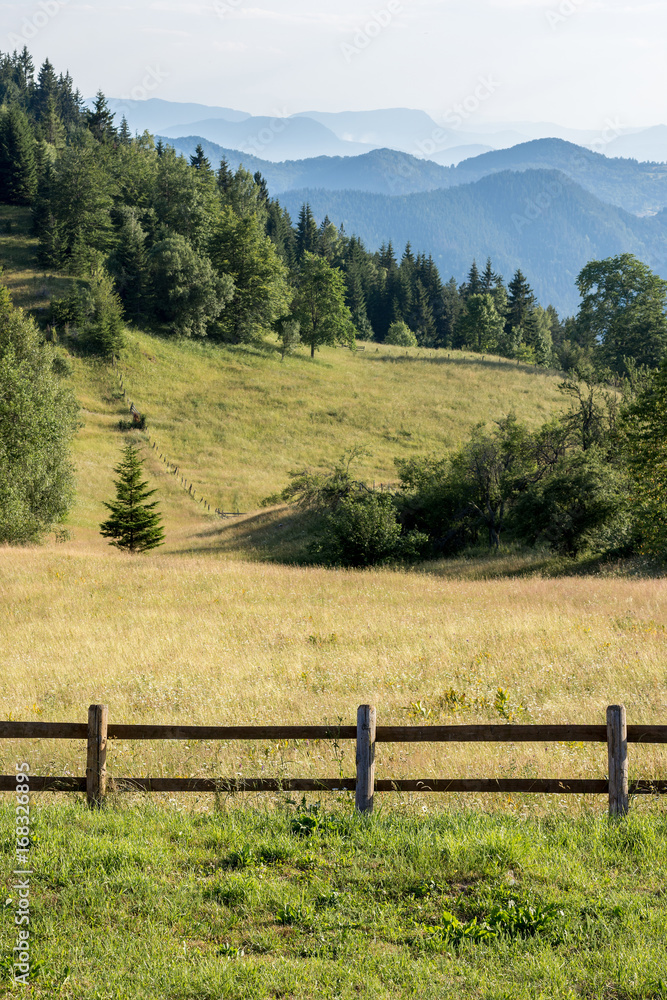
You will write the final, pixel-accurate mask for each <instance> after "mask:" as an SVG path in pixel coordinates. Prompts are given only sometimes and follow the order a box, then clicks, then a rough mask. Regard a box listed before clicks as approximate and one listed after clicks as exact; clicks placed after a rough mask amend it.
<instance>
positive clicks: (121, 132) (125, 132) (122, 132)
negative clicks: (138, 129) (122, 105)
mask: <svg viewBox="0 0 667 1000" xmlns="http://www.w3.org/2000/svg"><path fill="white" fill-rule="evenodd" d="M118 141H119V142H120V144H121V146H129V145H130V144H131V142H132V133H131V132H130V126H129V125H128V124H127V118H126V117H125V115H123V117H122V118H121V120H120V126H119V128H118Z"/></svg>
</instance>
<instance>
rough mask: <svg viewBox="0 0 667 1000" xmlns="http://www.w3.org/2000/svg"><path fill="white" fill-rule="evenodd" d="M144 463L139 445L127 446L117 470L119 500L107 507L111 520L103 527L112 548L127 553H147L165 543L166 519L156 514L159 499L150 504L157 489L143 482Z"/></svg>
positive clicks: (102, 531)
mask: <svg viewBox="0 0 667 1000" xmlns="http://www.w3.org/2000/svg"><path fill="white" fill-rule="evenodd" d="M142 471H143V461H142V460H141V458H140V457H139V452H138V450H137V448H136V447H135V445H133V444H128V445H126V446H125V450H124V452H123V458H122V459H121V461H120V463H119V464H118V465H117V466H116V468H115V469H114V472H115V473H116V475H117V476H118V479H115V480H114V485H115V487H116V499H115V500H114V501H113V502H112V503H105V504H104V506H105V507H106V508H107V510H109V511H110V512H111V517H109V518H108V520H106V521H104V522H103V523H102V524H101V525H100V534H102V535H103V536H104V537H105V538H110V539H111V542H110V543H109V544H110V545H114V546H115V547H116V548H118V549H125V551H127V552H147V551H148V550H149V549H154V548H156V546H158V545H162V544H163V541H164V529H163V528H162V526H161V520H162V516H161V515H160V514H159V513H158V511H156V509H155V508H156V507H157V500H153V501H152V502H151V503H146V501H147V500H148V499H149V497H152V496H153V494H154V493H155V492H156V490H149V489H147V487H148V482H142V479H141V476H142Z"/></svg>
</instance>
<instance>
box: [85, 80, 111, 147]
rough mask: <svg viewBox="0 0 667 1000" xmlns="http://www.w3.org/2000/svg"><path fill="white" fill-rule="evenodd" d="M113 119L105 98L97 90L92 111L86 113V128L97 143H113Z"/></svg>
mask: <svg viewBox="0 0 667 1000" xmlns="http://www.w3.org/2000/svg"><path fill="white" fill-rule="evenodd" d="M114 118H115V115H114V113H113V112H112V111H111V110H110V108H109V105H108V104H107V99H106V97H105V96H104V94H103V93H102V91H101V90H98V91H97V94H96V95H95V102H94V104H93V109H92V111H89V112H88V128H89V130H90V131H91V132H92V134H93V135H94V136H95V138H96V139H97V141H98V142H113V140H114V139H115V138H116V135H117V133H116V129H115V128H114V124H113V120H114Z"/></svg>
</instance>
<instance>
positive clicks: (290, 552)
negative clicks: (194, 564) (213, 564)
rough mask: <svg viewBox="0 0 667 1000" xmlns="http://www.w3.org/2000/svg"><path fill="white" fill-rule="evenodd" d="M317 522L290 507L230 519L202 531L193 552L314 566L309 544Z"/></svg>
mask: <svg viewBox="0 0 667 1000" xmlns="http://www.w3.org/2000/svg"><path fill="white" fill-rule="evenodd" d="M316 521H317V519H316V518H315V517H314V516H313V515H312V514H306V513H304V512H303V511H300V510H295V509H294V508H290V507H286V506H281V507H272V508H270V509H267V510H260V511H257V512H256V513H254V514H247V515H243V516H241V517H227V518H225V519H224V520H220V521H217V522H216V523H215V524H214V525H211V527H210V528H206V529H205V530H204V531H200V532H198V533H197V534H196V535H195V536H194V537H193V539H192V540H191V545H190V550H191V551H192V552H200V553H205V552H210V553H214V554H220V555H226V556H229V557H231V558H234V557H235V558H237V559H250V560H252V561H254V562H271V563H279V564H281V563H282V564H287V565H301V566H305V565H309V564H310V562H309V559H308V544H309V542H311V541H312V540H313V537H314V528H315V525H316Z"/></svg>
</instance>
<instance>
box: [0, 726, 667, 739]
mask: <svg viewBox="0 0 667 1000" xmlns="http://www.w3.org/2000/svg"><path fill="white" fill-rule="evenodd" d="M627 730H628V737H627V738H628V743H667V726H628V727H627ZM87 736H88V727H87V725H86V724H85V723H84V722H0V739H51V740H85V739H87ZM107 737H108V739H110V740H336V739H337V740H354V739H356V738H357V727H356V726H178V725H176V726H168V725H167V726H165V725H161V726H151V725H137V724H125V723H119V722H115V723H114V722H111V723H109V726H108V728H107ZM375 741H376V743H555V742H562V743H606V742H607V727H606V726H595V725H593V726H587V725H569V724H565V725H554V726H551V725H535V726H518V725H514V724H512V723H508V724H506V725H473V726H467V725H463V726H378V727H377V728H376V732H375Z"/></svg>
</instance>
